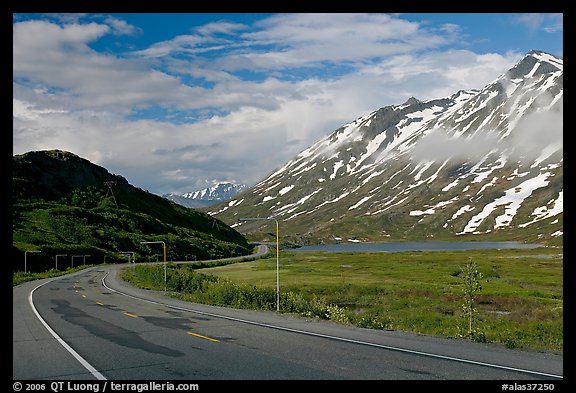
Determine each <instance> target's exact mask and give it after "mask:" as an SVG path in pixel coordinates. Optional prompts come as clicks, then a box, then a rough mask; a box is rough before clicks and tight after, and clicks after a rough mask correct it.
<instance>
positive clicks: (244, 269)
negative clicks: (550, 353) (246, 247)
mask: <svg viewBox="0 0 576 393" xmlns="http://www.w3.org/2000/svg"><path fill="white" fill-rule="evenodd" d="M280 255H281V256H280V291H281V293H282V294H283V295H286V294H291V295H297V296H299V297H302V298H304V299H306V300H307V301H310V302H321V303H322V304H328V305H334V306H337V307H338V310H339V315H338V317H337V318H330V319H337V320H338V321H339V322H344V323H353V324H355V325H358V326H363V327H369V328H376V329H392V330H407V331H413V332H418V333H424V334H435V335H442V336H448V337H462V336H465V335H466V333H467V330H466V329H467V321H466V319H465V318H464V317H463V313H462V304H463V301H464V295H463V286H464V284H463V279H462V270H463V268H464V266H465V265H466V264H467V263H468V261H474V262H475V263H476V264H477V266H478V270H479V271H480V272H481V273H482V276H483V278H482V280H481V284H482V290H481V291H480V292H479V293H478V295H477V299H476V307H477V310H478V313H477V315H476V317H475V319H476V320H475V324H476V326H477V328H478V329H479V334H476V335H475V339H476V340H479V341H487V342H499V343H502V344H504V345H506V346H507V347H509V348H514V347H530V348H535V349H553V350H561V349H563V256H562V250H561V249H558V248H538V249H529V250H526V249H521V250H519V249H502V250H475V251H434V252H398V253H323V252H314V253H309V252H290V251H281V253H280ZM199 272H203V273H207V274H210V275H215V276H218V277H224V278H226V279H229V280H230V281H231V282H232V283H235V284H238V285H245V286H248V287H257V288H267V289H269V290H275V288H276V259H275V257H273V258H270V259H263V260H258V261H254V262H246V263H238V264H233V265H227V266H222V267H215V268H209V269H201V270H199Z"/></svg>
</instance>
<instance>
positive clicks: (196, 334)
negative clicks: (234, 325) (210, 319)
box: [187, 332, 220, 343]
mask: <svg viewBox="0 0 576 393" xmlns="http://www.w3.org/2000/svg"><path fill="white" fill-rule="evenodd" d="M187 333H188V334H189V335H191V336H196V337H200V338H203V339H205V340H209V341H214V342H217V343H218V342H220V341H219V340H216V339H215V338H211V337H206V336H203V335H201V334H198V333H193V332H187Z"/></svg>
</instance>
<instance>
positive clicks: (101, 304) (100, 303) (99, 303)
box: [96, 302, 104, 306]
mask: <svg viewBox="0 0 576 393" xmlns="http://www.w3.org/2000/svg"><path fill="white" fill-rule="evenodd" d="M96 304H98V305H100V306H103V305H104V303H102V302H96Z"/></svg>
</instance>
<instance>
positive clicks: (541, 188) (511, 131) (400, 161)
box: [210, 51, 563, 241]
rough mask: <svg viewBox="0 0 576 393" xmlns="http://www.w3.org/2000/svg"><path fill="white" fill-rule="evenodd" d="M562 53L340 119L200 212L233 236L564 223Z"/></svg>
mask: <svg viewBox="0 0 576 393" xmlns="http://www.w3.org/2000/svg"><path fill="white" fill-rule="evenodd" d="M562 128H563V60H562V59H561V58H558V57H555V56H553V55H550V54H547V53H544V52H540V51H531V52H529V53H528V54H527V55H526V56H525V57H524V58H523V59H522V60H521V61H520V62H519V63H518V64H517V65H516V66H514V67H513V68H512V69H510V70H509V71H508V72H506V73H505V74H503V75H501V76H500V77H499V78H497V79H496V80H495V81H494V82H493V83H491V84H489V85H487V86H485V87H484V88H483V89H480V90H469V91H458V92H456V93H454V94H453V95H451V96H449V97H444V98H439V99H435V100H429V101H419V100H417V99H416V98H413V97H412V98H410V99H408V100H407V101H406V102H404V103H403V104H400V105H392V106H386V107H383V108H380V109H378V110H376V111H374V112H372V113H370V114H368V115H366V116H364V117H361V118H359V119H356V120H354V121H353V122H351V123H348V124H345V125H344V126H342V127H340V128H339V129H337V130H335V131H334V132H333V133H332V134H331V135H328V136H327V137H325V138H323V139H321V140H320V141H318V142H317V143H315V144H313V145H312V146H310V147H309V148H308V149H306V150H304V151H302V152H301V153H300V154H298V155H297V156H296V157H294V158H293V159H292V160H290V161H289V162H287V163H286V164H285V165H284V166H282V167H281V168H279V169H277V170H275V171H273V172H272V173H271V174H270V175H269V176H267V177H266V178H265V179H264V180H262V181H260V182H259V183H258V184H256V185H255V186H254V187H252V188H251V189H250V190H248V191H246V192H244V193H242V194H240V195H238V196H237V197H236V198H234V199H232V200H230V201H228V202H226V203H221V204H218V205H216V206H214V207H213V208H212V209H211V212H210V214H213V215H216V216H218V218H220V219H222V220H223V221H225V222H227V223H228V224H231V225H235V226H236V229H237V230H240V231H243V232H249V231H256V230H257V228H256V227H262V226H263V225H266V224H267V222H266V221H250V222H244V223H237V222H236V221H237V219H238V218H239V217H272V218H275V219H277V220H278V221H279V222H280V223H281V224H280V225H281V226H282V228H283V232H284V234H290V235H292V236H295V237H300V238H306V237H311V238H313V239H314V240H313V241H330V240H331V239H343V240H345V239H361V240H366V241H368V240H382V239H384V238H387V239H399V238H418V239H423V238H430V237H436V238H442V237H449V236H454V235H461V236H464V235H478V234H487V233H490V234H494V233H496V232H497V233H498V234H499V235H500V237H506V238H510V239H526V238H530V239H533V240H536V239H543V238H545V239H551V238H555V237H557V236H561V235H562V233H563V232H562V231H563V229H562V228H563V227H562V225H563V222H562V221H563V138H562Z"/></svg>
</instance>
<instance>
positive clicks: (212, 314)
mask: <svg viewBox="0 0 576 393" xmlns="http://www.w3.org/2000/svg"><path fill="white" fill-rule="evenodd" d="M106 276H108V272H106V275H104V277H103V278H102V285H103V286H104V287H105V288H107V289H108V290H110V291H112V292H115V293H117V294H119V295H123V296H127V297H130V298H133V299H137V300H140V301H143V302H148V303H152V304H156V305H160V306H164V307H168V308H172V309H175V310H180V311H188V312H192V313H196V314H201V315H207V316H211V317H215V318H222V319H228V320H231V321H236V322H242V323H248V324H251V325H257V326H262V327H267V328H271V329H277V330H284V331H288V332H293V333H300V334H306V335H309V336H317V337H323V338H328V339H332V340H339V341H345V342H350V343H354V344H361V345H368V346H372V347H377V348H384V349H388V350H392V351H398V352H406V353H412V354H415V355H422V356H428V357H433V358H438V359H444V360H451V361H456V362H460V363H469V364H475V365H479V366H485V367H492V368H499V369H503V370H509V371H516V372H521V373H526V374H534V375H541V376H545V377H552V378H559V379H563V378H564V377H563V376H562V375H556V374H548V373H544V372H540V371H532V370H525V369H521V368H514V367H508V366H502V365H499V364H493V363H485V362H479V361H476V360H468V359H462V358H456V357H452V356H445V355H438V354H435V353H430V352H421V351H415V350H412V349H406V348H400V347H392V346H389V345H383V344H376V343H371V342H367V341H360V340H353V339H350V338H345V337H337V336H330V335H326V334H321V333H314V332H309V331H306V330H299V329H292V328H287V327H284V326H277V325H270V324H267V323H261V322H255V321H249V320H246V319H240V318H234V317H229V316H226V315H220V314H214V313H209V312H205V311H198V310H194V309H190V308H184V307H178V306H173V305H170V304H166V303H162V302H157V301H154V300H148V299H143V298H139V297H137V296H133V295H129V294H127V293H124V292H121V291H118V290H116V289H112V288H110V287H109V286H107V285H106V281H105V279H106Z"/></svg>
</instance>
